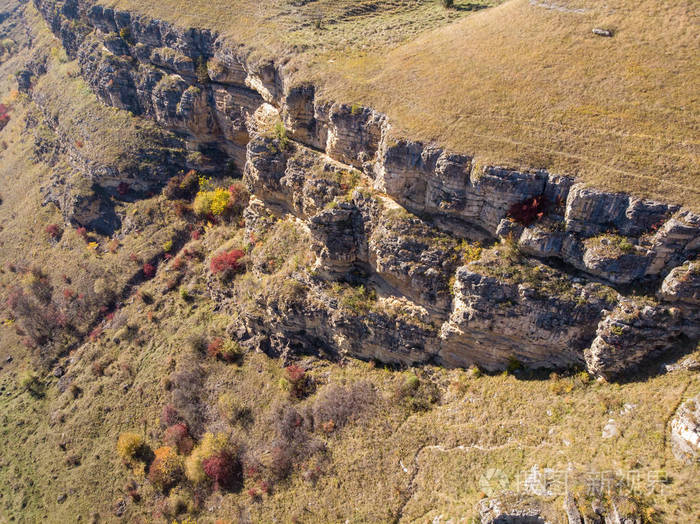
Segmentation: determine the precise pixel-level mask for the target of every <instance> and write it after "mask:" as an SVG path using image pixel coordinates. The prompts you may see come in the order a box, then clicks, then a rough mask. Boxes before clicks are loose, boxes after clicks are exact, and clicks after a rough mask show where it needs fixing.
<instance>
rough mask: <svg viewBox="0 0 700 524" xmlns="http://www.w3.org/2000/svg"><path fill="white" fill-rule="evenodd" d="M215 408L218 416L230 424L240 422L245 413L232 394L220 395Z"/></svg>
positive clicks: (244, 409) (243, 407)
mask: <svg viewBox="0 0 700 524" xmlns="http://www.w3.org/2000/svg"><path fill="white" fill-rule="evenodd" d="M216 406H217V408H218V410H219V415H221V416H222V417H223V418H224V419H225V420H226V421H227V422H229V423H231V424H233V423H234V422H237V421H238V420H240V419H241V418H242V417H243V415H244V414H245V412H246V411H247V410H246V408H245V406H243V404H241V403H240V402H239V401H238V399H237V398H236V397H235V396H234V395H233V393H222V394H221V395H220V396H219V400H218V402H217V403H216Z"/></svg>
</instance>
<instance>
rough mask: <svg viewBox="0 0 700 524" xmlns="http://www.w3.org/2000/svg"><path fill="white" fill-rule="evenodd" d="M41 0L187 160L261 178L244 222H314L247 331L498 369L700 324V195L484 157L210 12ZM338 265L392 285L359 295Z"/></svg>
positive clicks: (94, 65) (608, 372) (84, 61)
mask: <svg viewBox="0 0 700 524" xmlns="http://www.w3.org/2000/svg"><path fill="white" fill-rule="evenodd" d="M34 4H35V5H36V7H37V8H38V9H39V11H40V12H41V14H42V16H43V17H44V18H45V19H46V21H47V23H48V24H49V25H50V27H51V29H52V31H53V32H54V33H55V34H56V35H57V36H58V37H59V38H60V39H61V40H62V42H63V45H64V47H65V49H66V50H67V52H68V53H69V54H70V56H72V57H75V58H76V59H77V60H78V62H79V64H80V68H81V73H82V76H83V78H84V79H85V81H86V82H87V83H88V84H89V85H90V87H91V88H92V89H93V90H94V92H95V93H96V94H97V95H98V96H99V97H100V99H101V100H103V101H104V102H105V103H106V104H108V105H111V106H114V107H118V108H121V109H126V110H128V111H131V112H132V113H134V114H138V115H143V116H146V117H149V118H152V119H153V120H154V121H155V122H157V123H158V124H160V125H161V126H162V127H164V128H166V129H167V130H169V131H171V132H172V133H173V134H174V135H176V136H177V137H178V139H179V140H182V141H183V142H184V143H185V144H186V148H187V150H188V151H189V152H190V154H189V155H188V157H187V159H186V160H184V161H182V167H183V168H184V167H185V166H188V167H196V168H198V169H200V170H205V171H206V170H209V171H225V170H228V171H231V170H238V171H240V172H241V173H244V179H245V181H246V183H247V185H248V188H249V190H250V192H251V193H252V194H253V195H254V196H255V197H256V198H254V199H253V200H252V204H251V207H250V208H249V209H248V210H247V211H246V214H245V217H246V222H247V224H246V225H247V227H249V228H255V227H258V226H260V227H265V226H264V221H261V220H260V217H261V216H262V215H263V214H265V213H268V212H269V213H273V214H276V215H278V216H279V215H282V214H291V215H294V216H296V217H297V218H298V219H299V220H300V221H303V224H304V227H305V228H308V232H309V238H310V240H309V241H310V242H311V244H312V248H313V250H314V253H315V254H316V260H317V262H316V266H315V268H314V271H313V275H306V276H300V277H299V278H298V281H297V284H298V286H297V288H296V291H295V292H294V293H291V294H290V293H286V294H280V295H279V296H269V297H267V299H266V303H265V304H264V305H263V304H261V308H260V311H259V312H258V313H256V314H251V315H248V317H246V318H243V319H242V320H241V323H242V324H241V326H240V330H241V337H244V338H245V337H247V338H248V339H250V340H252V339H255V340H256V341H257V343H258V344H260V345H262V346H264V347H265V348H266V349H268V350H272V351H278V352H281V348H291V349H294V350H303V351H323V352H327V353H349V354H352V355H355V356H359V357H362V358H378V359H380V360H382V361H388V362H399V363H415V362H425V361H429V360H432V361H436V362H439V363H443V364H446V365H451V366H467V365H471V364H476V365H479V366H482V367H484V368H487V369H489V370H494V371H495V370H500V369H504V368H505V367H507V366H508V365H509V364H513V363H514V362H515V363H523V364H526V365H528V366H531V367H536V368H539V367H543V368H561V367H569V366H574V365H583V364H585V365H586V366H587V367H588V369H589V371H591V372H592V373H595V374H596V375H599V376H603V377H606V378H614V377H616V376H618V375H620V374H622V373H625V372H627V371H629V370H630V369H633V368H634V367H635V366H637V365H639V364H641V363H644V362H645V361H646V360H648V359H649V358H651V357H653V356H654V355H657V354H659V353H660V352H663V351H666V350H667V349H669V348H672V347H675V346H677V345H678V344H680V343H682V342H683V341H685V340H687V339H697V338H698V336H700V330H699V328H698V290H697V288H698V282H697V281H698V278H697V274H698V271H697V265H698V262H697V260H696V257H697V254H698V251H699V250H700V215H697V214H695V213H692V212H691V211H689V210H687V209H683V208H680V207H679V206H673V205H667V204H664V203H659V202H651V201H647V200H643V199H639V198H636V197H632V196H630V195H627V194H623V193H606V192H602V191H598V190H596V189H594V188H590V187H587V186H585V185H583V184H580V183H577V182H576V181H575V180H573V179H571V178H568V177H566V176H560V175H555V174H551V173H547V172H545V171H541V170H539V171H531V172H523V171H516V170H512V169H507V168H503V167H498V166H485V167H483V168H477V167H476V166H475V163H474V162H473V159H472V157H471V156H470V155H468V154H460V153H456V152H450V151H445V150H443V149H441V148H439V147H436V146H434V145H431V144H423V143H420V142H415V141H411V140H410V139H408V138H406V137H400V136H395V135H394V133H393V131H392V127H391V122H390V119H389V117H387V116H386V115H383V114H381V113H378V112H377V111H374V110H373V109H371V108H364V107H357V106H355V105H348V104H343V103H338V102H334V101H328V100H324V99H322V98H321V97H319V96H317V89H316V88H315V86H313V85H308V84H298V83H295V82H293V81H292V80H291V76H290V75H289V73H288V71H286V69H285V67H284V65H282V64H277V63H273V62H258V61H254V60H252V59H250V55H249V53H248V52H247V51H246V50H245V49H244V48H243V47H241V46H237V45H236V44H235V43H234V42H232V41H229V40H226V39H225V38H222V37H220V36H219V35H216V34H214V33H212V32H211V31H208V30H206V29H193V28H190V29H183V28H178V27H174V26H172V25H170V24H168V23H166V22H163V21H160V20H152V19H148V18H145V17H143V16H139V15H135V14H133V13H128V12H121V11H116V10H114V9H111V8H107V7H103V6H100V5H96V4H95V3H94V2H91V1H88V0H84V1H78V0H65V1H64V0H34ZM31 76H32V75H31V74H29V73H27V74H24V75H20V77H21V78H25V79H26V77H31ZM25 84H27V85H26V86H25V88H26V89H27V90H28V91H31V89H32V87H31V83H27V82H25ZM115 176H117V175H114V174H113V173H110V174H108V175H104V176H102V175H95V176H94V177H93V178H94V179H95V183H96V184H100V183H103V184H105V185H107V186H109V185H110V184H111V185H114V183H115V182H116V181H117V180H116V179H115ZM54 200H55V201H56V202H57V203H58V204H59V205H60V206H63V207H64V213H65V212H66V211H65V208H67V207H70V206H68V205H67V204H66V203H65V199H64V200H61V199H59V198H55V199H54ZM519 208H522V209H523V210H524V211H523V212H531V214H532V216H531V217H529V216H528V217H524V218H523V217H522V216H520V215H519V213H518V209H519ZM528 210H529V211H528ZM68 215H70V213H68ZM261 224H262V225H261ZM477 241H478V242H480V243H481V246H476V245H475V244H474V242H477ZM489 246H493V247H489ZM481 247H484V248H486V249H484V251H483V253H482V252H481ZM332 282H342V283H344V285H350V286H360V285H362V286H363V288H362V289H363V290H372V292H373V293H376V295H377V302H378V304H377V305H374V306H372V307H370V308H366V309H362V308H361V310H357V311H349V310H348V308H345V307H343V306H342V304H341V303H340V302H339V301H338V300H337V299H335V298H333V296H332V294H329V292H328V288H329V283H332ZM632 289H635V290H637V291H639V290H641V291H642V294H643V295H644V297H643V298H639V297H637V296H634V295H630V291H631V290H632ZM287 291H289V290H287ZM623 295H624V296H625V298H623ZM655 295H656V298H654V297H655ZM390 304H393V306H391V307H389V305H390ZM397 304H398V306H396V305H397ZM394 306H396V307H394ZM399 311H400V312H401V313H399Z"/></svg>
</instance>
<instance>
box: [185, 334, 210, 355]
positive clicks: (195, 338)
mask: <svg viewBox="0 0 700 524" xmlns="http://www.w3.org/2000/svg"><path fill="white" fill-rule="evenodd" d="M187 345H188V346H189V347H190V349H192V350H193V351H196V352H197V353H204V352H205V351H206V350H207V348H208V347H209V344H208V342H207V337H205V336H204V335H203V334H202V333H192V334H191V335H190V336H189V337H188V338H187Z"/></svg>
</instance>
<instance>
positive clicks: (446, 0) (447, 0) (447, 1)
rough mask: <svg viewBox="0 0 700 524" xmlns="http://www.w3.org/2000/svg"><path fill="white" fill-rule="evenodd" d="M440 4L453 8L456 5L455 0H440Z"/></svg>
mask: <svg viewBox="0 0 700 524" xmlns="http://www.w3.org/2000/svg"><path fill="white" fill-rule="evenodd" d="M440 4H441V5H442V7H444V8H445V9H452V8H453V7H454V5H455V3H454V0H440Z"/></svg>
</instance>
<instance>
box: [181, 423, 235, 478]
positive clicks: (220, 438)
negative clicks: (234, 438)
mask: <svg viewBox="0 0 700 524" xmlns="http://www.w3.org/2000/svg"><path fill="white" fill-rule="evenodd" d="M230 447H231V442H230V440H229V437H228V435H226V433H217V434H216V435H214V434H213V433H205V434H204V436H203V437H202V440H201V442H200V443H199V445H198V446H197V447H196V448H194V450H193V451H192V453H191V454H190V456H189V457H187V458H186V459H185V475H186V476H187V478H188V479H189V481H190V482H192V483H193V484H201V483H202V482H204V481H205V480H207V478H208V477H207V474H206V473H205V472H204V464H203V462H204V461H205V460H207V459H208V458H210V457H211V456H213V455H215V454H217V453H221V452H222V451H225V450H229V449H230Z"/></svg>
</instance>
